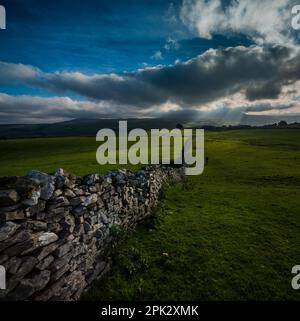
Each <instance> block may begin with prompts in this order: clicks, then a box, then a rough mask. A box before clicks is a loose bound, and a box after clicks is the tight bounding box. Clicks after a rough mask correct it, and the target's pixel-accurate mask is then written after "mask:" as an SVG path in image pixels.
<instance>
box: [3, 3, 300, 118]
mask: <svg viewBox="0 0 300 321" xmlns="http://www.w3.org/2000/svg"><path fill="white" fill-rule="evenodd" d="M0 4H1V5H3V6H4V7H5V8H6V12H7V17H6V20H7V26H6V27H7V28H6V30H0V123H1V124H8V123H45V122H56V121H64V120H69V119H73V118H95V117H96V118H97V117H98V118H121V117H122V118H126V117H128V118H129V117H130V118H131V117H172V118H179V119H183V120H190V119H192V120H196V119H199V120H213V121H216V122H218V123H239V122H241V121H242V119H243V117H244V115H257V116H259V115H270V116H276V115H279V116H280V117H282V118H283V119H284V117H287V116H289V119H293V118H291V117H295V119H297V117H299V116H300V102H299V99H300V47H299V43H300V42H299V40H300V38H299V36H300V30H299V31H295V30H293V29H292V27H291V20H292V17H293V16H292V13H291V10H292V7H293V5H295V4H297V1H293V0H276V1H273V0H252V1H250V0H233V1H230V0H226V1H225V0H224V1H221V0H211V1H209V0H207V1H205V0H173V1H167V0H126V1H124V0H112V1H104V0H103V1H101V0H86V1H84V2H83V1H76V0H60V1H58V0H43V1H41V0H6V1H5V0H1V1H0Z"/></svg>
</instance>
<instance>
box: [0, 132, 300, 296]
mask: <svg viewBox="0 0 300 321" xmlns="http://www.w3.org/2000/svg"><path fill="white" fill-rule="evenodd" d="M0 147H1V156H0V165H1V167H0V175H5V174H24V173H25V172H26V171H27V170H28V169H31V168H38V169H40V170H44V171H47V172H51V171H53V170H54V169H55V168H56V167H63V168H66V169H67V170H69V171H70V172H73V173H75V174H86V173H89V172H99V171H100V172H103V171H105V170H107V169H108V168H107V167H104V168H99V165H97V163H96V161H95V151H96V147H97V144H96V142H95V141H94V139H93V138H67V139H61V138H60V139H34V140H17V141H1V142H0ZM205 150H206V155H207V156H208V157H209V164H208V166H206V168H205V171H204V173H203V175H201V176H195V177H190V178H189V179H188V181H189V184H188V186H185V188H183V186H182V185H181V184H177V185H175V186H172V187H170V188H168V189H167V190H166V193H165V198H164V200H163V202H162V205H161V207H160V208H159V209H158V211H157V213H156V215H155V220H154V223H155V224H154V225H153V224H150V225H149V223H148V224H145V225H144V226H141V227H139V228H138V229H137V230H136V231H135V232H133V233H132V234H130V235H128V236H127V237H126V238H125V239H124V240H123V241H122V242H121V243H120V245H119V246H118V247H117V250H116V253H115V255H114V257H113V260H114V263H113V268H112V270H111V271H110V272H109V274H108V275H107V276H106V277H105V278H104V279H102V280H101V281H100V282H98V283H96V284H95V285H94V286H93V288H92V289H90V290H89V292H88V293H86V294H85V296H84V299H86V300H107V299H108V300H116V299H124V300H154V299H158V300H235V299H237V300H287V299H288V300H299V299H300V291H295V290H293V289H292V288H291V278H292V275H291V269H292V267H293V266H294V265H296V264H300V217H299V213H300V212H299V208H300V188H299V187H300V162H299V160H300V130H278V129H274V130H243V131H226V132H207V133H206V145H205Z"/></svg>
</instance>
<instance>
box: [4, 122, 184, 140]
mask: <svg viewBox="0 0 300 321" xmlns="http://www.w3.org/2000/svg"><path fill="white" fill-rule="evenodd" d="M127 120H128V129H133V128H143V129H151V128H158V129H161V128H167V129H171V128H175V126H176V125H177V124H178V122H179V121H178V120H174V119H164V118H163V119H153V118H145V119H127ZM118 127H119V119H73V120H70V121H65V122H60V123H53V124H23V125H21V124H15V125H14V124H10V125H0V138H1V139H8V138H29V137H60V136H95V135H96V133H97V132H98V130H100V129H102V128H111V129H117V128H118Z"/></svg>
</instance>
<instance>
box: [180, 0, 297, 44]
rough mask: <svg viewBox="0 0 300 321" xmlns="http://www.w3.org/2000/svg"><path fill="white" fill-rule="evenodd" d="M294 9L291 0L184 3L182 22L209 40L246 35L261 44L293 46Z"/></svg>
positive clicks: (197, 1)
mask: <svg viewBox="0 0 300 321" xmlns="http://www.w3.org/2000/svg"><path fill="white" fill-rule="evenodd" d="M291 8H292V6H291V1H289V0H276V1H274V0H251V1H249V0H236V1H233V0H232V1H231V2H230V3H229V5H225V3H224V2H223V3H222V1H221V0H211V1H205V0H184V1H183V5H182V9H181V19H182V21H183V22H184V24H185V25H187V26H188V27H189V28H190V29H191V30H193V31H196V32H197V33H198V35H199V36H200V37H202V38H206V39H211V38H212V36H213V35H214V34H221V35H230V34H243V35H245V36H247V37H249V38H250V39H251V40H253V41H254V42H255V43H257V44H259V45H262V44H282V45H287V44H291V45H292V44H293V42H294V41H293V38H292V36H291V32H292V29H291Z"/></svg>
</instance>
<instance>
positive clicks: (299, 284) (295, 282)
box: [292, 265, 300, 290]
mask: <svg viewBox="0 0 300 321" xmlns="http://www.w3.org/2000/svg"><path fill="white" fill-rule="evenodd" d="M292 274H296V275H295V276H294V277H293V278H292V288H293V289H294V290H299V289H300V265H295V266H293V268H292Z"/></svg>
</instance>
